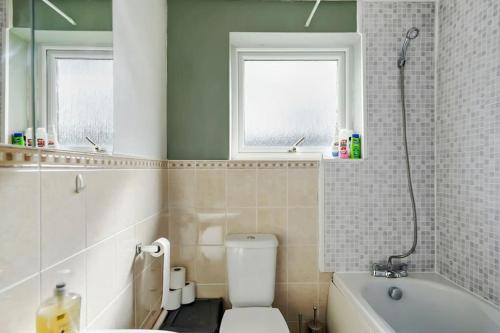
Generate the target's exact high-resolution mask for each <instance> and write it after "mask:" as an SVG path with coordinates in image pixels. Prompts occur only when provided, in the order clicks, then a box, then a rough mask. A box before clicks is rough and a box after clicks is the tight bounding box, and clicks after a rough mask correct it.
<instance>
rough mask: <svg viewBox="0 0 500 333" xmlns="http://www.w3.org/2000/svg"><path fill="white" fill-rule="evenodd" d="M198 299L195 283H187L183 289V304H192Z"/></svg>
mask: <svg viewBox="0 0 500 333" xmlns="http://www.w3.org/2000/svg"><path fill="white" fill-rule="evenodd" d="M195 298H196V284H195V283H194V282H193V281H186V284H185V285H184V287H183V288H182V301H181V303H182V304H190V303H193V302H194V299H195Z"/></svg>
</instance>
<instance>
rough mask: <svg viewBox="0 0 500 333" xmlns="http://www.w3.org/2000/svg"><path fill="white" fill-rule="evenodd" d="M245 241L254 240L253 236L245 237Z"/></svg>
mask: <svg viewBox="0 0 500 333" xmlns="http://www.w3.org/2000/svg"><path fill="white" fill-rule="evenodd" d="M247 239H250V240H254V239H255V236H247Z"/></svg>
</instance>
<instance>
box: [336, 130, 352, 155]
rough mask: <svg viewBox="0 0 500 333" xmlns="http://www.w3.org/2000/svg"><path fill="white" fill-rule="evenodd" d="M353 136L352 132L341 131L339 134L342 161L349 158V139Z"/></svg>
mask: <svg viewBox="0 0 500 333" xmlns="http://www.w3.org/2000/svg"><path fill="white" fill-rule="evenodd" d="M351 135H352V130H350V129H345V128H343V129H341V130H340V134H339V153H340V154H339V155H340V158H342V159H348V158H349V138H350V137H351Z"/></svg>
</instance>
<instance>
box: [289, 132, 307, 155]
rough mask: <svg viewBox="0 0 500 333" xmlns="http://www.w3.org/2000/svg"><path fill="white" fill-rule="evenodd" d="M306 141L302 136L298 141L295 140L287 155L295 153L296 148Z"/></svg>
mask: <svg viewBox="0 0 500 333" xmlns="http://www.w3.org/2000/svg"><path fill="white" fill-rule="evenodd" d="M305 140H306V137H305V136H303V137H301V138H300V139H298V140H297V142H295V143H294V144H293V145H292V146H291V147H290V149H288V152H289V153H296V152H297V147H298V146H299V145H300V144H302V142H304V141H305Z"/></svg>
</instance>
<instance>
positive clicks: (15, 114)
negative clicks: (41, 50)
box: [0, 0, 34, 146]
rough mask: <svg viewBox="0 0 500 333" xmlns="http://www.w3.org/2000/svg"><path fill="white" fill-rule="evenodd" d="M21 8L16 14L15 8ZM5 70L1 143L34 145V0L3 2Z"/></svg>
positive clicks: (0, 16)
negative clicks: (31, 135)
mask: <svg viewBox="0 0 500 333" xmlns="http://www.w3.org/2000/svg"><path fill="white" fill-rule="evenodd" d="M19 5H22V7H23V10H22V12H20V11H18V12H17V15H16V13H15V10H14V8H18V7H16V6H19ZM0 7H1V11H0V27H1V29H2V35H1V38H2V41H1V48H2V59H3V62H2V67H1V69H0V70H1V75H0V87H1V98H2V103H1V106H0V143H2V144H16V145H21V146H25V145H32V144H34V142H33V140H32V137H31V139H30V140H29V142H28V140H27V138H26V136H25V135H26V134H29V133H27V132H29V131H27V129H28V128H32V127H33V126H32V123H33V118H34V117H33V107H32V104H33V100H32V98H31V96H32V91H33V86H32V77H33V76H32V66H31V64H32V52H31V50H32V30H31V25H32V19H31V17H32V1H31V0H15V1H14V0H1V1H0Z"/></svg>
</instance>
